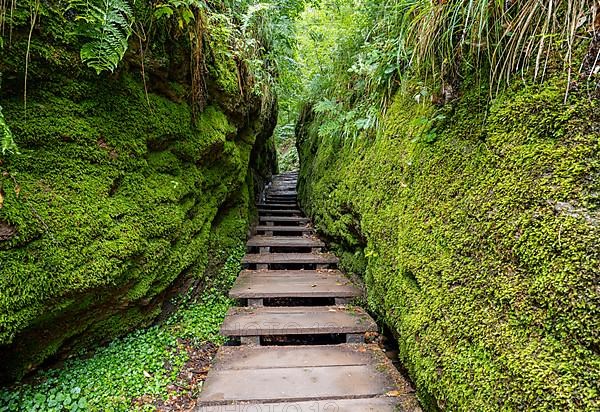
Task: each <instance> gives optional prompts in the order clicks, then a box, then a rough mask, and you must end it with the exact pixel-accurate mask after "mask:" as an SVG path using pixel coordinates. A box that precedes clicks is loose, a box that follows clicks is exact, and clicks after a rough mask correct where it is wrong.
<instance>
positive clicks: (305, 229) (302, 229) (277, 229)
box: [254, 225, 313, 234]
mask: <svg viewBox="0 0 600 412" xmlns="http://www.w3.org/2000/svg"><path fill="white" fill-rule="evenodd" d="M254 231H255V232H256V233H267V232H272V233H273V234H276V233H298V234H302V233H312V232H313V229H312V228H311V227H309V226H264V225H259V226H255V227H254Z"/></svg>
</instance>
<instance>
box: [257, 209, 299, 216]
mask: <svg viewBox="0 0 600 412" xmlns="http://www.w3.org/2000/svg"><path fill="white" fill-rule="evenodd" d="M258 213H262V214H269V215H301V214H302V212H301V211H300V210H298V209H263V208H261V209H258Z"/></svg>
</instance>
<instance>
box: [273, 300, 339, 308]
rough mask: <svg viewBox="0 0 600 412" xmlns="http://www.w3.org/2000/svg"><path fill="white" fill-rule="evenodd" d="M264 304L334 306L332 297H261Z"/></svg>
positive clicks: (277, 305) (274, 305) (279, 305)
mask: <svg viewBox="0 0 600 412" xmlns="http://www.w3.org/2000/svg"><path fill="white" fill-rule="evenodd" d="M263 304H264V305H265V306H271V307H281V306H334V305H335V299H334V298H268V299H263Z"/></svg>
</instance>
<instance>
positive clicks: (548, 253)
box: [298, 80, 600, 411]
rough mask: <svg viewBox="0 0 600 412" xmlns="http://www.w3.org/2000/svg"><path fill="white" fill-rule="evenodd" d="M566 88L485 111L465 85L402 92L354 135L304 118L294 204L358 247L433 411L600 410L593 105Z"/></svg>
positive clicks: (350, 257) (373, 301) (349, 254)
mask: <svg viewBox="0 0 600 412" xmlns="http://www.w3.org/2000/svg"><path fill="white" fill-rule="evenodd" d="M564 88H565V85H564V83H563V82H562V81H560V80H550V81H547V82H546V83H544V84H543V85H535V86H526V87H523V86H522V85H519V87H518V88H517V87H515V88H514V90H511V91H507V92H505V93H503V94H501V95H500V96H499V97H498V98H497V99H495V100H494V101H493V102H492V103H491V104H489V105H488V104H487V99H486V96H485V94H486V92H487V88H485V87H484V88H483V89H479V87H476V86H473V85H471V86H469V87H466V88H465V90H466V92H465V95H464V96H463V97H462V98H460V99H459V100H458V101H457V102H455V103H454V104H453V105H447V106H445V107H443V108H441V109H440V108H436V107H434V106H431V105H429V104H418V103H416V102H415V100H414V99H413V98H412V97H411V96H413V95H414V94H415V92H413V91H412V90H411V88H410V86H407V87H406V89H405V90H401V91H400V92H398V93H397V95H396V98H395V101H394V103H393V105H392V106H391V108H390V109H389V110H388V113H387V115H386V118H385V125H384V128H383V129H384V130H383V132H382V133H380V134H379V135H378V136H377V137H376V138H364V139H359V140H357V141H356V142H354V143H353V144H350V143H348V144H344V143H343V142H338V141H336V139H334V138H332V137H329V138H328V137H326V136H321V137H319V133H318V129H319V121H315V120H312V121H311V116H310V115H307V116H305V117H306V119H305V120H306V121H305V123H304V124H301V125H300V126H301V127H300V136H299V144H298V145H299V152H300V156H301V179H300V183H301V187H300V192H301V198H302V202H303V204H304V205H305V207H306V208H307V210H308V211H309V212H310V214H311V215H312V216H313V217H314V219H315V222H316V225H317V227H318V229H319V230H321V231H322V232H324V233H325V234H326V235H328V236H329V237H331V238H332V239H333V240H334V242H337V244H339V248H340V249H341V250H343V251H344V252H345V256H346V258H345V259H344V262H347V265H348V266H349V267H354V268H356V269H355V270H358V271H360V270H361V268H362V267H364V265H362V264H361V262H362V256H363V254H364V256H365V258H366V270H365V271H364V275H365V280H366V283H367V286H368V291H369V305H370V307H371V309H373V310H374V311H375V312H377V313H378V314H380V315H381V317H382V319H383V320H384V321H385V322H386V323H387V324H389V325H390V326H391V327H392V329H393V331H394V332H395V334H396V336H397V339H398V342H399V346H400V355H401V358H402V360H403V362H404V364H405V365H406V366H407V368H408V369H409V371H410V374H411V376H412V377H413V379H414V380H415V383H416V385H417V388H418V390H419V392H420V396H421V399H422V401H423V402H424V404H425V405H426V406H428V407H430V408H434V407H439V408H441V409H447V410H465V411H467V410H480V411H483V410H487V411H496V410H530V409H536V410H575V409H577V410H594V409H597V408H598V407H600V393H599V392H598V386H597V376H598V373H599V371H600V349H599V346H598V338H599V336H598V331H599V330H600V323H599V319H600V303H599V301H600V296H599V291H598V288H597V281H598V271H599V266H598V265H599V262H600V210H599V203H598V193H600V183H599V182H600V180H598V177H599V170H600V169H599V166H600V151H599V149H600V138H599V135H598V131H597V125H598V123H599V121H600V118H599V117H598V113H600V112H599V110H598V107H597V106H598V105H597V103H598V102H597V101H590V100H588V99H587V97H586V96H583V95H577V93H572V95H571V96H570V99H569V104H568V105H566V106H565V105H563V104H562V99H563V94H564V90H565V89H564ZM440 115H441V116H440ZM431 119H437V120H435V121H430V120H431Z"/></svg>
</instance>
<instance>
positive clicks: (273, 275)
mask: <svg viewBox="0 0 600 412" xmlns="http://www.w3.org/2000/svg"><path fill="white" fill-rule="evenodd" d="M360 295H361V291H360V290H359V289H358V288H357V287H355V286H354V285H352V282H350V280H349V279H348V278H346V277H345V276H344V275H343V274H342V273H341V272H340V271H337V270H330V271H327V270H266V271H256V270H244V271H242V272H241V273H240V275H239V277H238V278H237V279H236V281H235V284H234V285H233V288H232V289H231V290H230V291H229V296H230V297H232V298H234V299H269V298H286V297H287V298H354V297H357V296H360Z"/></svg>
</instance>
